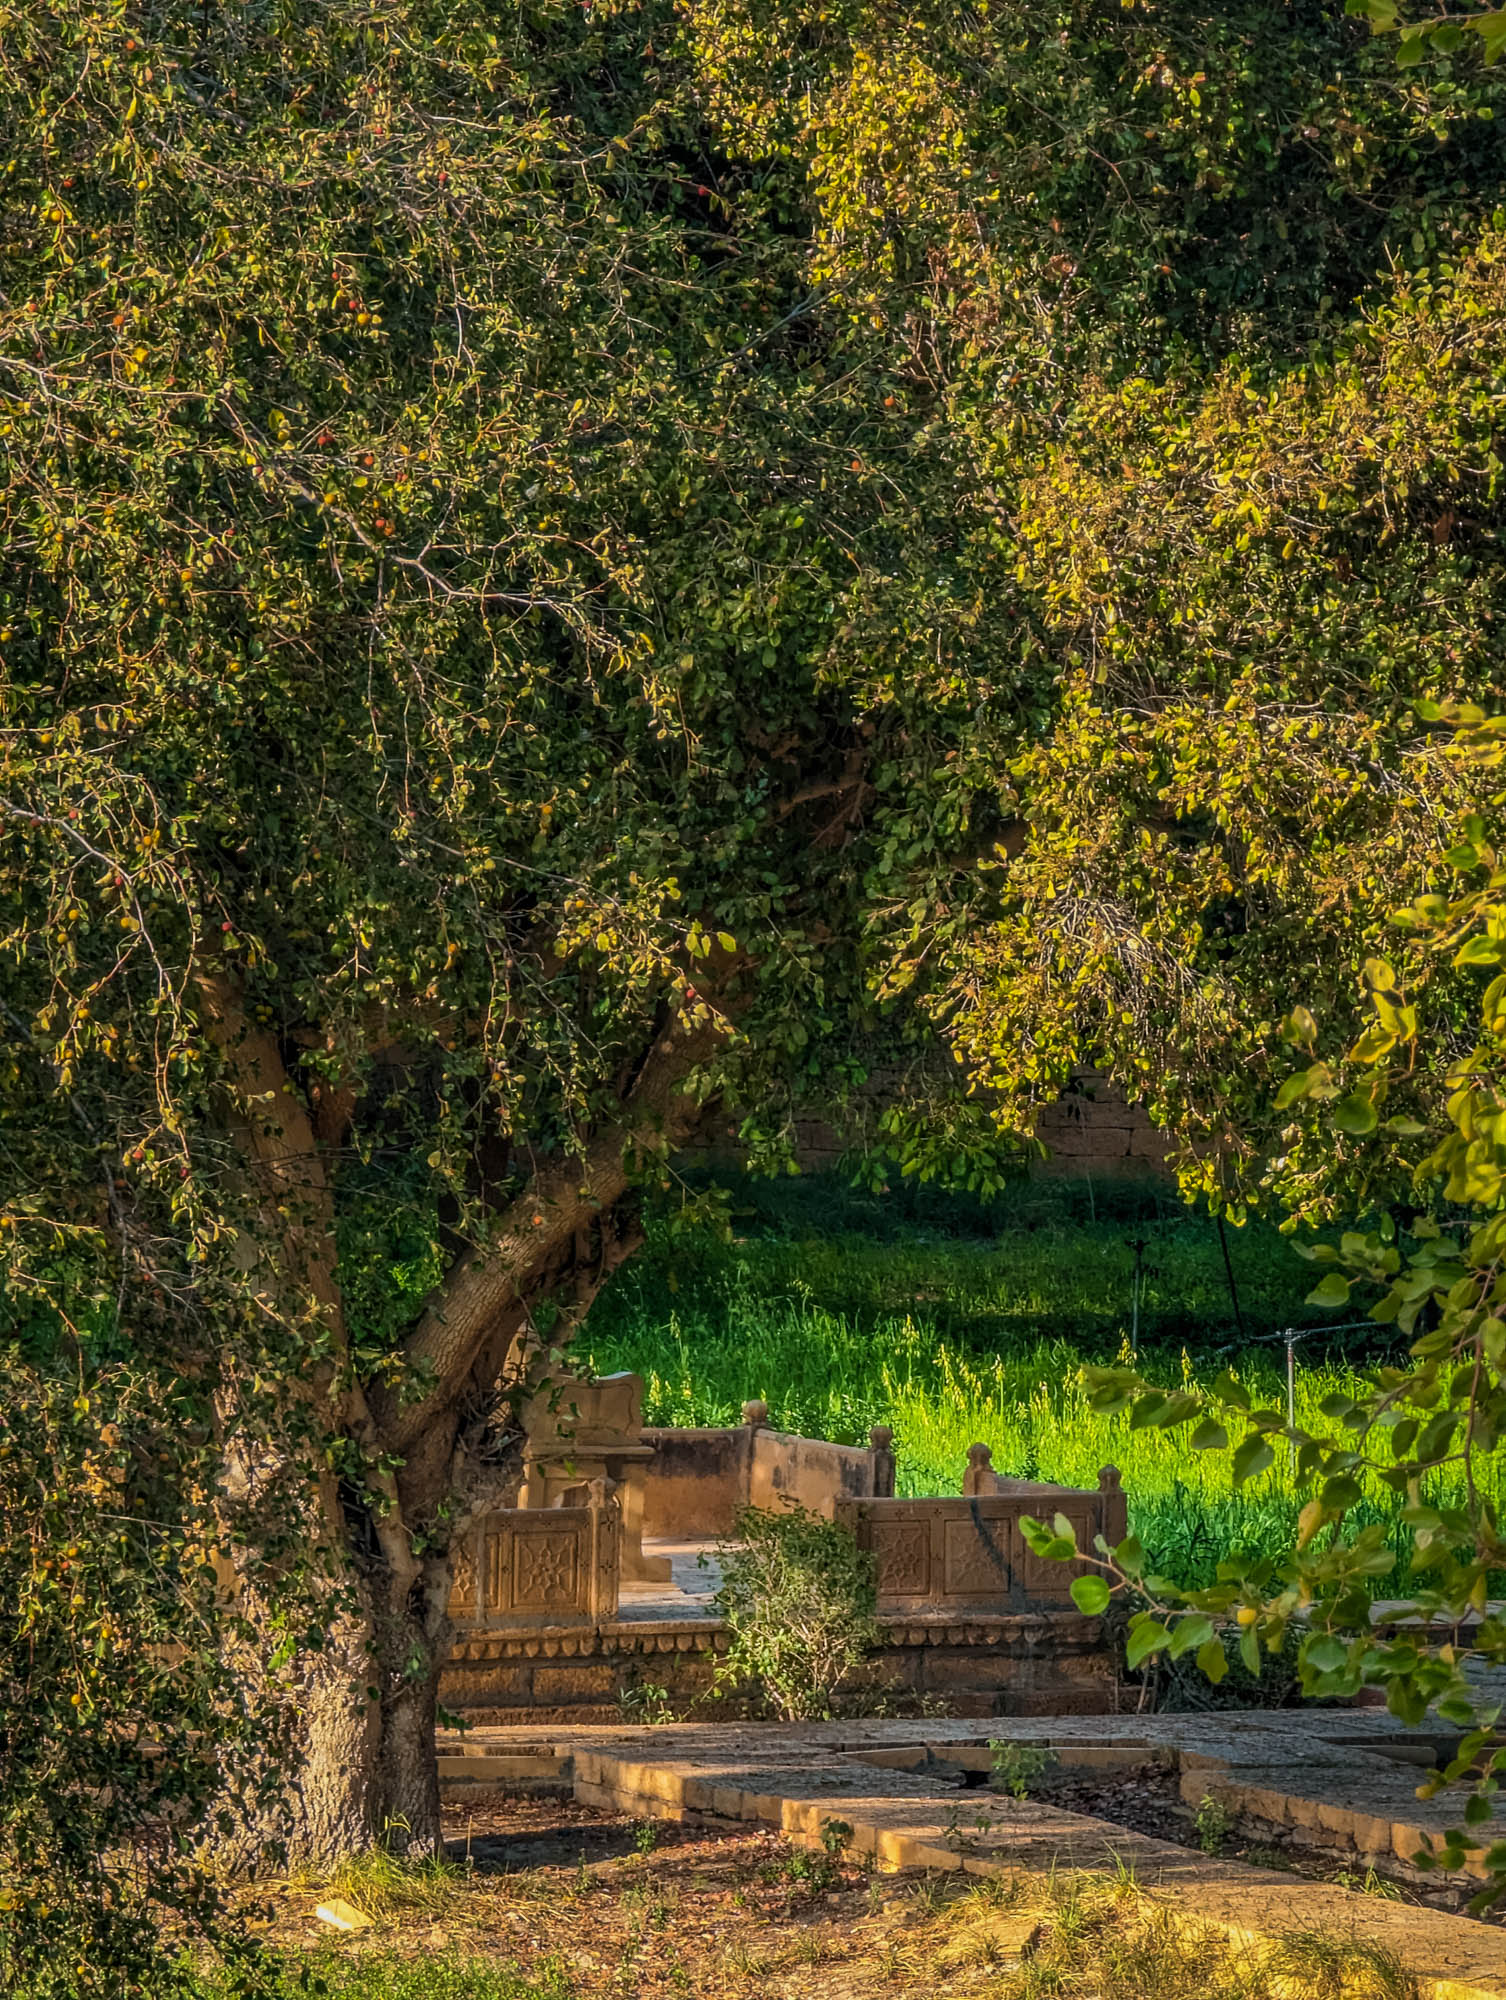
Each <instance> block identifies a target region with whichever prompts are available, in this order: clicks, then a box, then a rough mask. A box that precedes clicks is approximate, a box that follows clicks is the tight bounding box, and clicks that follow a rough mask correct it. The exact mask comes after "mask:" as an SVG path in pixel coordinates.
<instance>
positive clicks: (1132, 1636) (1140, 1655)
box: [1124, 1611, 1171, 1668]
mask: <svg viewBox="0 0 1506 2000" xmlns="http://www.w3.org/2000/svg"><path fill="white" fill-rule="evenodd" d="M1170 1643H1171V1634H1170V1633H1169V1632H1168V1631H1167V1629H1166V1627H1165V1626H1164V1625H1162V1624H1159V1623H1158V1622H1157V1621H1156V1620H1155V1619H1154V1618H1152V1617H1151V1615H1150V1613H1149V1612H1148V1611H1142V1612H1140V1613H1139V1614H1138V1616H1137V1617H1136V1618H1135V1619H1134V1620H1133V1621H1132V1622H1131V1625H1130V1629H1129V1634H1128V1637H1127V1638H1126V1639H1125V1642H1124V1664H1125V1665H1126V1666H1127V1667H1130V1668H1134V1667H1138V1666H1139V1665H1140V1662H1141V1661H1142V1660H1148V1659H1149V1658H1150V1656H1151V1654H1152V1653H1158V1652H1160V1650H1161V1648H1162V1647H1163V1646H1166V1645H1169V1644H1170Z"/></svg>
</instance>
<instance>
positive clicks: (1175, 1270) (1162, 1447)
mask: <svg viewBox="0 0 1506 2000" xmlns="http://www.w3.org/2000/svg"><path fill="white" fill-rule="evenodd" d="M797 1185H799V1184H797ZM1053 1202H1054V1206H1052V1205H1051V1204H1052V1203H1053ZM1040 1205H1041V1208H1042V1209H1043V1210H1044V1212H1042V1213H1032V1212H1031V1211H1030V1208H1029V1206H1028V1201H1022V1202H1017V1203H1016V1205H1015V1206H1014V1207H1013V1209H1008V1210H1005V1211H1004V1212H1003V1213H1002V1214H997V1213H996V1214H995V1215H994V1216H992V1217H987V1218H982V1219H981V1220H978V1221H975V1223H974V1227H975V1228H976V1227H982V1226H986V1224H987V1223H988V1222H992V1223H993V1224H994V1225H995V1233H994V1234H992V1235H988V1236H983V1235H978V1234H971V1235H969V1234H962V1233H957V1232H955V1231H953V1232H950V1233H949V1232H947V1231H945V1230H943V1229H942V1228H940V1227H937V1226H936V1225H935V1224H934V1223H927V1222H926V1221H924V1220H922V1219H917V1220H915V1221H914V1222H913V1223H912V1224H911V1225H910V1226H909V1227H908V1228H894V1227H892V1226H890V1225H889V1223H888V1221H887V1219H886V1220H885V1223H884V1226H883V1228H882V1229H881V1230H879V1231H873V1232H868V1231H865V1232H864V1233H861V1234H860V1233H857V1232H856V1231H855V1230H854V1229H853V1227H852V1224H853V1221H854V1215H853V1206H852V1201H851V1199H850V1198H848V1197H846V1196H844V1194H843V1192H842V1191H841V1190H833V1189H832V1188H831V1187H830V1184H829V1183H828V1184H826V1185H825V1186H824V1187H823V1185H822V1184H821V1183H818V1182H811V1183H805V1184H804V1187H803V1194H802V1200H801V1202H800V1203H799V1204H798V1205H797V1204H796V1203H795V1202H794V1200H793V1197H792V1195H791V1193H790V1192H789V1190H788V1187H787V1186H786V1187H785V1188H782V1189H780V1191H779V1194H778V1197H777V1201H776V1202H775V1203H773V1204H767V1205H765V1206H762V1207H760V1206H758V1205H756V1191H755V1193H754V1195H752V1196H750V1195H748V1193H747V1192H746V1191H744V1206H745V1213H744V1214H743V1215H742V1216H741V1217H740V1220H739V1228H740V1231H741V1234H740V1236H739V1237H738V1238H737V1239H735V1240H734V1241H733V1242H731V1243H719V1242H716V1241H714V1240H712V1239H709V1238H707V1239H705V1240H694V1241H691V1242H686V1241H684V1240H680V1241H669V1240H665V1239H663V1238H660V1237H658V1236H655V1235H653V1234H652V1233H651V1237H650V1241H649V1243H648V1245H647V1246H646V1247H645V1249H644V1251H643V1252H642V1253H641V1254H640V1256H639V1257H638V1258H637V1259H636V1260H634V1262H633V1263H632V1264H630V1265H628V1266H627V1267H625V1269H624V1270H623V1271H622V1272H620V1273H619V1274H618V1275H617V1276H616V1277H615V1278H614V1280H613V1281H612V1283H611V1284H610V1285H609V1286H608V1287H607V1289H606V1290H605V1291H604V1292H603V1294H602V1296H601V1298H600V1299H599V1300H598V1301H597V1303H596V1304H595V1306H594V1307H593V1308H592V1311H591V1314H590V1317H589V1320H588V1321H587V1324H586V1328H585V1331H584V1336H583V1345H584V1346H585V1348H586V1349H587V1351H588V1354H589V1357H590V1362H591V1365H592V1366H593V1367H594V1368H595V1369H597V1370H599V1371H602V1372H606V1371H608V1370H611V1369H616V1368H631V1369H634V1370H636V1371H638V1372H639V1373H641V1374H642V1375H643V1376H644V1378H645V1382H646V1400H645V1412H646V1417H647V1420H648V1421H649V1422H650V1423H660V1424H663V1423H673V1424H730V1423H736V1422H738V1421H739V1420H740V1411H741V1405H742V1403H743V1401H744V1400H745V1399H746V1398H748V1397H751V1396H761V1397H763V1398H764V1399H765V1400H766V1401H767V1402H768V1404H769V1412H770V1420H771V1422H772V1423H773V1424H774V1425H775V1426H776V1427H778V1428H780V1429H783V1430H790V1431H798V1432H802V1433H804V1434H806V1435H808V1436H814V1437H828V1438H832V1439H835V1440H837V1441H838V1442H848V1443H856V1442H862V1441H866V1438H867V1433H868V1430H869V1427H870V1426H871V1425H872V1424H874V1423H887V1424H891V1425H892V1426H893V1427H894V1432H895V1444H896V1452H897V1459H898V1488H899V1491H900V1492H901V1493H904V1494H926V1493H959V1492H960V1491H961V1490H962V1475H963V1470H964V1468H965V1466H966V1462H967V1450H968V1446H969V1445H971V1444H973V1443H974V1442H975V1441H981V1442H983V1443H985V1444H988V1445H989V1446H991V1447H992V1450H993V1458H994V1465H995V1466H996V1468H997V1469H998V1470H999V1471H1001V1472H1007V1473H1013V1474H1017V1475H1022V1476H1025V1477H1029V1478H1038V1479H1048V1480H1055V1481H1059V1482H1061V1483H1063V1484H1066V1485H1073V1486H1092V1485H1094V1484H1096V1481H1097V1477H1098V1471H1099V1468H1100V1467H1101V1466H1103V1465H1109V1464H1113V1465H1117V1466H1118V1467H1119V1468H1120V1471H1121V1472H1122V1474H1123V1476H1124V1483H1125V1487H1126V1490H1127V1492H1128V1494H1129V1501H1130V1516H1131V1522H1132V1524H1133V1526H1134V1527H1135V1529H1136V1531H1137V1532H1138V1533H1139V1534H1140V1535H1141V1537H1142V1538H1143V1539H1144V1541H1145V1543H1146V1545H1147V1547H1148V1548H1149V1549H1150V1550H1151V1552H1152V1554H1153V1556H1154V1558H1155V1560H1156V1562H1157V1564H1158V1566H1159V1567H1161V1568H1162V1569H1163V1570H1164V1572H1165V1573H1167V1574H1169V1575H1171V1576H1173V1577H1174V1578H1176V1579H1177V1580H1179V1581H1184V1582H1187V1583H1194V1582H1198V1581H1204V1580H1208V1579H1210V1578H1211V1576H1212V1572H1213V1567H1214V1564H1215V1563H1216V1562H1217V1560H1218V1558H1219V1556H1220V1555H1221V1554H1223V1553H1225V1552H1226V1551H1227V1550H1228V1549H1230V1548H1231V1547H1239V1548H1244V1549H1247V1550H1252V1551H1258V1550H1260V1549H1263V1548H1267V1547H1272V1546H1275V1545H1276V1544H1277V1543H1278V1542H1279V1541H1284V1540H1285V1539H1286V1537H1287V1534H1288V1531H1289V1529H1290V1527H1291V1524H1292V1522H1293V1521H1294V1519H1295V1514H1296V1510H1297V1508H1298V1506H1299V1505H1300V1501H1299V1499H1298V1497H1297V1496H1296V1494H1295V1492H1294V1489H1293V1486H1292V1483H1291V1481H1290V1479H1289V1476H1288V1472H1287V1467H1286V1463H1285V1454H1284V1453H1278V1460H1277V1463H1276V1465H1275V1466H1274V1467H1273V1468H1272V1470H1271V1471H1270V1472H1269V1473H1267V1474H1265V1475H1264V1476H1263V1477H1262V1478H1260V1479H1258V1480H1256V1481H1254V1482H1252V1483H1251V1485H1249V1486H1247V1487H1245V1488H1244V1489H1242V1490H1241V1491H1240V1492H1239V1493H1238V1495H1236V1494H1235V1492H1234V1489H1233V1486H1232V1482H1231V1478H1230V1470H1229V1460H1228V1457H1227V1456H1226V1455H1224V1454H1220V1453H1194V1452H1191V1451H1189V1449H1188V1446H1187V1442H1186V1438H1187V1434H1186V1432H1185V1431H1179V1432H1162V1431H1154V1430H1141V1431H1131V1430H1130V1428H1129V1426H1128V1423H1127V1421H1126V1419H1125V1418H1123V1417H1103V1416H1100V1415H1098V1414H1097V1413H1096V1412H1094V1411H1093V1410H1091V1409H1090V1408H1089V1407H1088V1404H1087V1399H1086V1397H1085V1395H1084V1394H1083V1392H1082V1390H1081V1388H1080V1387H1079V1385H1078V1381H1077V1376H1078V1371H1079V1369H1080V1368H1081V1366H1082V1364H1083V1363H1084V1362H1089V1361H1112V1360H1114V1359H1116V1358H1118V1357H1119V1356H1121V1355H1122V1354H1125V1353H1127V1351H1128V1348H1127V1341H1128V1336H1129V1330H1130V1320H1131V1314H1130V1303H1131V1294H1130V1288H1131V1283H1132V1275H1133V1269H1134V1253H1133V1251H1132V1249H1131V1248H1130V1247H1129V1246H1130V1243H1131V1242H1132V1241H1133V1240H1134V1238H1136V1237H1137V1236H1138V1237H1140V1238H1141V1239H1142V1240H1144V1241H1145V1243H1146V1246H1147V1247H1146V1249H1145V1252H1144V1262H1145V1266H1146V1268H1147V1271H1148V1273H1149V1275H1148V1276H1147V1279H1146V1283H1145V1294H1144V1297H1143V1300H1142V1308H1141V1319H1140V1337H1141V1358H1142V1362H1143V1363H1144V1365H1145V1366H1146V1368H1147V1371H1148V1372H1149V1373H1151V1374H1152V1375H1154V1376H1155V1377H1156V1378H1157V1379H1159V1380H1161V1381H1163V1382H1167V1383H1170V1382H1175V1381H1180V1380H1184V1379H1192V1380H1196V1379H1206V1378H1207V1377H1209V1376H1211V1375H1213V1374H1215V1373H1217V1372H1218V1371H1219V1370H1220V1369H1222V1368H1224V1367H1226V1366H1229V1367H1232V1368H1233V1369H1234V1371H1235V1372H1236V1373H1237V1374H1238V1375H1239V1377H1240V1378H1241V1380H1243V1381H1244V1382H1245V1383H1246V1385H1247V1386H1248V1387H1249V1388H1250V1389H1251V1391H1252V1393H1254V1394H1255V1395H1256V1396H1257V1397H1258V1398H1259V1399H1260V1400H1261V1401H1263V1402H1265V1403H1268V1404H1272V1405H1278V1406H1279V1405H1280V1404H1282V1403H1284V1400H1285V1394H1286V1382H1285V1352H1284V1348H1283V1346H1282V1345H1281V1343H1280V1341H1279V1339H1275V1340H1273V1339H1271V1336H1272V1335H1273V1334H1275V1333H1276V1332H1277V1331H1278V1330H1279V1329H1282V1328H1285V1327H1287V1326H1301V1327H1315V1326H1316V1327H1321V1325H1322V1322H1323V1318H1324V1316H1323V1315H1322V1314H1319V1313H1317V1312H1315V1311H1314V1310H1313V1309H1311V1308H1308V1307H1306V1306H1305V1305H1304V1304H1303V1298H1304V1295H1305V1293H1306V1292H1307V1291H1308V1290H1309V1289H1310V1288H1311V1286H1312V1283H1313V1279H1314V1271H1313V1267H1312V1265H1310V1264H1309V1263H1307V1262H1306V1261H1305V1260H1304V1259H1302V1258H1301V1257H1299V1256H1298V1255H1297V1253H1296V1251H1295V1250H1294V1249H1293V1248H1292V1246H1291V1244H1290V1243H1289V1242H1288V1241H1287V1240H1286V1239H1285V1238H1284V1237H1282V1236H1280V1235H1279V1234H1277V1232H1276V1231H1275V1230H1273V1229H1270V1228H1256V1227H1251V1228H1247V1229H1245V1230H1242V1231H1231V1232H1230V1249H1231V1256H1232V1258H1233V1260H1234V1264H1235V1278H1236V1283H1237V1286H1238V1290H1239V1298H1240V1305H1241V1309H1242V1311H1243V1314H1244V1321H1245V1335H1246V1338H1245V1340H1244V1341H1243V1343H1241V1341H1240V1338H1239V1335H1238V1333H1237V1332H1236V1330H1235V1326H1234V1323H1233V1307H1232V1304H1231V1301H1230V1297H1229V1291H1228V1284H1227V1278H1226V1275H1225V1271H1224V1265H1223V1257H1222V1252H1221V1249H1220V1246H1219V1241H1218V1236H1217V1233H1216V1231H1215V1230H1214V1228H1213V1226H1212V1225H1211V1224H1210V1223H1209V1222H1207V1221H1206V1220H1205V1219H1202V1218H1197V1217H1191V1216H1188V1215H1187V1214H1186V1213H1185V1212H1175V1211H1174V1212H1170V1213H1162V1214H1160V1215H1156V1214H1154V1213H1151V1214H1149V1215H1147V1214H1144V1213H1142V1214H1140V1215H1138V1216H1136V1215H1134V1214H1133V1213H1132V1214H1130V1215H1128V1216H1123V1215H1121V1216H1119V1217H1117V1218H1112V1219H1104V1218H1103V1217H1102V1216H1101V1215H1099V1216H1097V1217H1096V1218H1095V1217H1089V1216H1086V1215H1084V1214H1083V1213H1082V1212H1081V1207H1080V1206H1079V1208H1078V1211H1077V1213H1075V1214H1074V1213H1073V1212H1072V1210H1071V1209H1070V1208H1069V1207H1068V1206H1066V1204H1065V1203H1064V1201H1063V1200H1062V1198H1061V1197H1060V1196H1054V1195H1053V1194H1052V1193H1051V1192H1050V1191H1048V1193H1047V1195H1045V1196H1043V1197H1041V1198H1040ZM974 1214H975V1215H976V1211H974ZM830 1222H835V1223H837V1224H838V1225H841V1226H842V1228H843V1233H840V1234H833V1233H831V1232H830V1229H829V1228H828V1227H824V1226H823V1225H827V1224H829V1223H830ZM1374 1351H1375V1344H1374V1337H1373V1336H1371V1335H1370V1334H1368V1333H1361V1334H1358V1335H1356V1334H1353V1333H1349V1334H1342V1333H1338V1334H1335V1335H1334V1336H1333V1337H1332V1338H1331V1339H1328V1340H1324V1339H1321V1338H1315V1339H1313V1340H1311V1341H1309V1342H1306V1343H1304V1344H1303V1346H1302V1347H1301V1348H1299V1353H1300V1354H1302V1355H1304V1356H1306V1357H1308V1358H1305V1359H1303V1360H1302V1361H1301V1363H1300V1365H1299V1368H1298V1374H1297V1416H1298V1420H1299V1422H1301V1421H1302V1420H1303V1419H1304V1418H1311V1419H1312V1420H1314V1421H1315V1422H1316V1421H1317V1420H1318V1404H1319V1403H1320V1402H1321V1400H1322V1399H1323V1398H1324V1397H1325V1396H1327V1395H1329V1394H1331V1393H1332V1392H1333V1391H1334V1390H1336V1389H1340V1388H1343V1387H1346V1386H1347V1385H1349V1384H1350V1383H1351V1382H1352V1381H1353V1379H1354V1367H1355V1365H1356V1363H1357V1362H1358V1361H1360V1360H1362V1359H1364V1358H1365V1357H1366V1356H1367V1355H1368V1354H1370V1353H1373V1352H1374ZM1374 1517H1375V1518H1378V1519H1384V1520H1386V1521H1387V1522H1388V1523H1395V1507H1394V1505H1393V1504H1392V1502H1391V1499H1390V1496H1389V1495H1387V1494H1385V1493H1384V1492H1382V1491H1379V1490H1378V1491H1377V1494H1376V1496H1375V1501H1374ZM1401 1542H1402V1538H1401V1533H1400V1530H1399V1525H1398V1526H1397V1530H1396V1545H1397V1547H1398V1548H1400V1546H1401Z"/></svg>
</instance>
